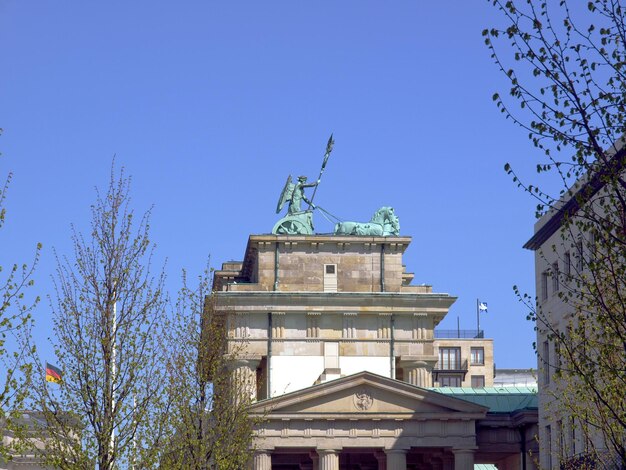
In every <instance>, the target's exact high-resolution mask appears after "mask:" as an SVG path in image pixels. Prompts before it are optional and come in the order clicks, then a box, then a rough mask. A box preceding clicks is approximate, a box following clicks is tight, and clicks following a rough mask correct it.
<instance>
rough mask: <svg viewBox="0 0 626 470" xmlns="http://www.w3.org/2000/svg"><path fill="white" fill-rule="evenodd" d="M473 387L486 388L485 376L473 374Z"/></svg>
mask: <svg viewBox="0 0 626 470" xmlns="http://www.w3.org/2000/svg"><path fill="white" fill-rule="evenodd" d="M472 388H485V376H484V375H472Z"/></svg>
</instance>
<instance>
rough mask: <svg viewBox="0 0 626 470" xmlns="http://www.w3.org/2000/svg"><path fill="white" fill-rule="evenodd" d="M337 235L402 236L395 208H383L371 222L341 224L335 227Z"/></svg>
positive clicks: (375, 214)
mask: <svg viewBox="0 0 626 470" xmlns="http://www.w3.org/2000/svg"><path fill="white" fill-rule="evenodd" d="M335 235H370V236H378V237H380V236H382V237H388V236H390V235H391V236H398V235H400V219H398V216H397V215H396V213H395V211H394V210H393V207H387V206H385V207H381V208H380V209H378V210H377V211H376V212H375V213H374V215H373V216H372V218H371V219H370V221H369V222H339V223H338V224H337V225H335Z"/></svg>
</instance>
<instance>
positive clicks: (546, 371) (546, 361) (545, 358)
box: [541, 341, 550, 385]
mask: <svg viewBox="0 0 626 470" xmlns="http://www.w3.org/2000/svg"><path fill="white" fill-rule="evenodd" d="M541 362H542V365H543V381H544V383H545V385H548V384H549V383H550V343H549V342H548V341H544V342H543V355H542V358H541Z"/></svg>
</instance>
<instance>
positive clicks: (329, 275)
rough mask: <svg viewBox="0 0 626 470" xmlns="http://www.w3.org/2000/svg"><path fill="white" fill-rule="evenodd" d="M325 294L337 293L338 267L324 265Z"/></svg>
mask: <svg viewBox="0 0 626 470" xmlns="http://www.w3.org/2000/svg"><path fill="white" fill-rule="evenodd" d="M324 292H337V265H336V264H325V265H324Z"/></svg>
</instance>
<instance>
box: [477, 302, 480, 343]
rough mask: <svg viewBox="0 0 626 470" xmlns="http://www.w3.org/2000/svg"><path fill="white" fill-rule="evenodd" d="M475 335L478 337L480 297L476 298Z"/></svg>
mask: <svg viewBox="0 0 626 470" xmlns="http://www.w3.org/2000/svg"><path fill="white" fill-rule="evenodd" d="M476 337H477V338H478V337H480V299H476Z"/></svg>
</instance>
